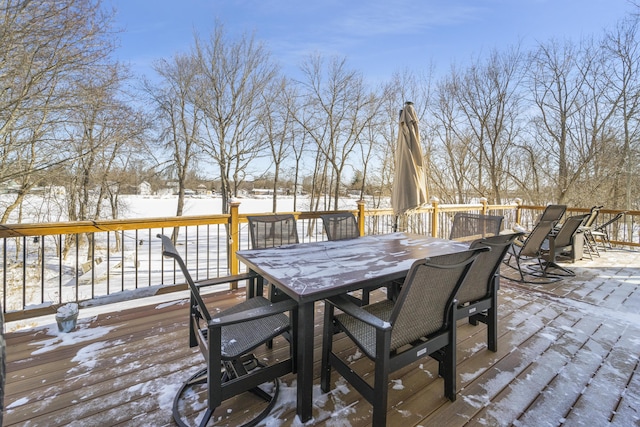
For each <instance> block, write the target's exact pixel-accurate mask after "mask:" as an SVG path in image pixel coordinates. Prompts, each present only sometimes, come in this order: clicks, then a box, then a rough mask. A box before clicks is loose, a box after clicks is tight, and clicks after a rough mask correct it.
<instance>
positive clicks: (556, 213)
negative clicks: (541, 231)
mask: <svg viewBox="0 0 640 427" xmlns="http://www.w3.org/2000/svg"><path fill="white" fill-rule="evenodd" d="M566 211H567V205H547V207H546V208H545V209H544V211H543V212H542V214H541V215H540V217H539V218H538V221H537V222H548V221H553V222H555V223H557V222H559V221H560V219H561V218H562V215H564V213H565V212H566Z"/></svg>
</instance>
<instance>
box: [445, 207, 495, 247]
mask: <svg viewBox="0 0 640 427" xmlns="http://www.w3.org/2000/svg"><path fill="white" fill-rule="evenodd" d="M503 219H504V217H502V216H497V215H482V214H473V213H466V212H458V213H456V214H455V216H454V217H453V225H452V226H451V233H450V234H449V239H451V240H474V239H479V238H482V237H488V236H496V235H498V234H500V227H501V226H502V220H503Z"/></svg>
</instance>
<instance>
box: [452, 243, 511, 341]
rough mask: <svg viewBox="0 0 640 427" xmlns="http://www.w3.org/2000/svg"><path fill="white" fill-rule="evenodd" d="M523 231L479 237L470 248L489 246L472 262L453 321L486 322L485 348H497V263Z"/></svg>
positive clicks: (459, 292) (461, 289)
mask: <svg viewBox="0 0 640 427" xmlns="http://www.w3.org/2000/svg"><path fill="white" fill-rule="evenodd" d="M521 235H522V233H513V234H502V235H498V236H492V237H487V238H484V239H479V240H476V241H474V242H472V243H471V245H470V246H469V249H476V248H481V247H488V248H490V249H491V250H490V251H489V252H483V253H481V254H480V255H479V256H478V258H477V259H476V261H475V262H474V263H473V264H472V265H471V269H470V270H469V273H468V274H467V275H466V277H465V279H464V281H463V282H462V286H460V290H459V291H458V294H457V296H456V299H457V300H458V303H457V305H456V310H455V315H456V320H459V319H464V318H469V323H471V324H473V325H477V324H478V322H482V323H484V324H485V325H487V347H488V348H489V350H491V351H498V286H499V283H500V265H501V264H502V261H503V260H504V258H505V256H506V254H507V251H508V250H509V248H510V247H511V245H512V244H513V242H514V241H515V240H516V239H517V238H518V237H520V236H521Z"/></svg>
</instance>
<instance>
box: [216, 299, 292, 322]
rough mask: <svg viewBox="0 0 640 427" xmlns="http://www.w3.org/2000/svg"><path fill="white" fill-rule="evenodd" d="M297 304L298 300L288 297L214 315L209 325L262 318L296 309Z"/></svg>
mask: <svg viewBox="0 0 640 427" xmlns="http://www.w3.org/2000/svg"><path fill="white" fill-rule="evenodd" d="M297 306H298V303H297V302H296V301H294V300H292V299H288V300H285V301H280V302H276V303H273V304H269V305H265V306H262V307H258V308H252V309H249V310H245V311H241V312H238V313H233V314H227V315H223V316H220V317H214V318H213V319H211V321H210V322H209V326H214V327H222V326H228V325H233V324H236V323H242V322H246V321H247V320H256V319H262V318H264V317H269V316H273V315H274V314H278V313H284V312H285V311H291V310H294V309H295V308H296V307H297Z"/></svg>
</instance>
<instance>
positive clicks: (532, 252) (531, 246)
mask: <svg viewBox="0 0 640 427" xmlns="http://www.w3.org/2000/svg"><path fill="white" fill-rule="evenodd" d="M555 223H556V221H540V222H539V223H538V224H536V226H535V227H534V228H533V230H531V233H529V235H528V236H527V239H526V240H525V241H524V243H523V244H522V248H521V249H520V252H519V256H525V257H538V255H539V254H540V248H541V247H542V243H544V241H545V239H546V238H547V236H548V235H549V233H550V232H551V229H553V226H554V225H555Z"/></svg>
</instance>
